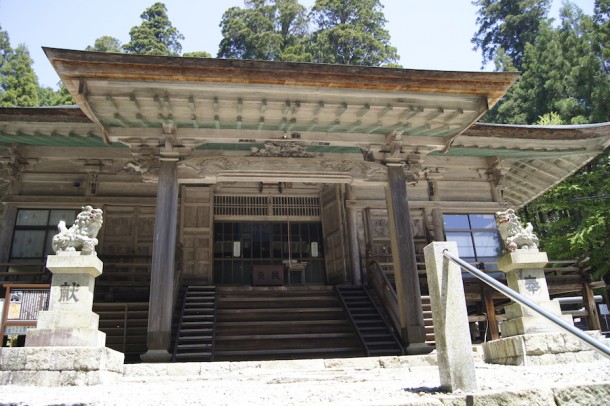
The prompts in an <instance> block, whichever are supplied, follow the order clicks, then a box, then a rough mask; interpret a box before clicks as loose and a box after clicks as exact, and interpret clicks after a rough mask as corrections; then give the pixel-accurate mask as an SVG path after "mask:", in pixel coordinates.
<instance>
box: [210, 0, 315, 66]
mask: <svg viewBox="0 0 610 406" xmlns="http://www.w3.org/2000/svg"><path fill="white" fill-rule="evenodd" d="M244 4H245V8H240V7H231V8H229V9H228V10H227V11H225V12H224V14H223V16H222V21H221V22H220V27H221V28H222V37H223V38H222V40H221V41H220V44H219V50H218V57H219V58H235V59H258V60H271V61H286V60H289V61H302V60H308V59H311V58H310V57H308V56H307V48H306V42H307V24H308V19H307V14H306V9H305V7H303V6H302V5H301V4H299V2H298V1H297V0H245V1H244Z"/></svg>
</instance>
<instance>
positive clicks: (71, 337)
mask: <svg viewBox="0 0 610 406" xmlns="http://www.w3.org/2000/svg"><path fill="white" fill-rule="evenodd" d="M102 214H103V213H102V210H100V209H94V208H93V207H91V206H84V207H83V210H82V212H81V213H80V214H79V215H78V216H77V218H76V220H75V222H74V225H73V226H72V227H70V228H69V229H68V228H66V224H65V222H63V221H61V222H60V223H59V225H58V228H59V234H57V235H56V236H55V237H53V241H52V246H53V250H54V251H55V255H49V256H48V257H47V268H48V269H49V270H50V271H51V273H52V274H53V278H52V282H51V292H50V295H49V309H48V310H47V311H41V312H40V314H39V317H38V323H37V326H36V328H33V329H29V330H28V332H27V334H26V340H25V347H23V348H3V349H2V359H1V360H0V382H1V383H3V384H20V385H28V384H35V385H74V384H84V385H93V384H99V383H103V382H108V381H111V380H114V379H116V378H117V377H118V376H119V375H121V374H122V372H123V360H124V355H123V354H122V353H120V352H117V351H114V350H111V349H109V348H106V347H105V345H106V335H105V334H104V333H103V332H101V331H99V330H98V327H99V316H98V315H97V314H95V313H93V311H92V307H93V292H94V288H95V278H96V277H98V276H99V275H101V274H102V269H103V263H102V261H100V259H99V258H98V257H97V253H96V252H95V246H96V245H97V243H98V241H97V238H96V236H97V233H98V231H99V230H100V228H101V227H102V223H103V219H102Z"/></svg>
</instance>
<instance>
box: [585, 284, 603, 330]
mask: <svg viewBox="0 0 610 406" xmlns="http://www.w3.org/2000/svg"><path fill="white" fill-rule="evenodd" d="M587 276H589V275H586V276H585V283H584V284H583V286H582V302H583V304H584V306H585V310H587V312H588V313H589V314H588V316H587V327H588V329H589V330H600V331H601V329H602V325H601V323H600V321H599V312H598V311H597V305H596V304H595V293H594V292H593V289H591V285H590V284H589V280H588V279H590V277H588V278H587Z"/></svg>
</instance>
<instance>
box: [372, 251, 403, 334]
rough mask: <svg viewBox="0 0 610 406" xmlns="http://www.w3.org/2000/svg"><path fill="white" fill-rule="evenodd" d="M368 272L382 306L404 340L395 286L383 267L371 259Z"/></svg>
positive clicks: (395, 329)
mask: <svg viewBox="0 0 610 406" xmlns="http://www.w3.org/2000/svg"><path fill="white" fill-rule="evenodd" d="M367 271H368V276H369V283H371V285H372V286H373V289H374V290H375V293H376V294H377V297H378V298H379V300H380V301H381V304H382V306H383V307H384V308H385V309H386V312H387V313H388V316H390V320H391V321H392V325H393V327H394V331H396V333H398V335H399V336H400V338H402V329H401V328H400V317H399V310H398V296H396V291H395V290H394V286H393V285H392V283H391V282H390V280H389V279H388V277H387V275H386V273H385V272H384V270H383V269H382V268H381V265H379V263H378V262H377V261H376V260H374V259H372V258H371V259H370V260H369V261H368V267H367Z"/></svg>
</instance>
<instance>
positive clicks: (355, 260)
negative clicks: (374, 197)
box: [346, 185, 362, 286]
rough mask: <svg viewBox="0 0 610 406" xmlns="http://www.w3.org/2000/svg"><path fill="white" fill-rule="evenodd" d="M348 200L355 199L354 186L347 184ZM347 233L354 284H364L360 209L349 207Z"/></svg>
mask: <svg viewBox="0 0 610 406" xmlns="http://www.w3.org/2000/svg"><path fill="white" fill-rule="evenodd" d="M346 191H347V196H346V197H347V200H352V199H354V197H355V196H354V192H353V191H352V187H351V186H350V185H347V188H346ZM347 233H348V237H347V238H348V245H349V254H350V267H351V268H352V275H351V279H352V284H354V285H356V286H360V285H362V266H361V264H360V249H359V246H358V209H356V208H354V207H351V206H348V207H347Z"/></svg>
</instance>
